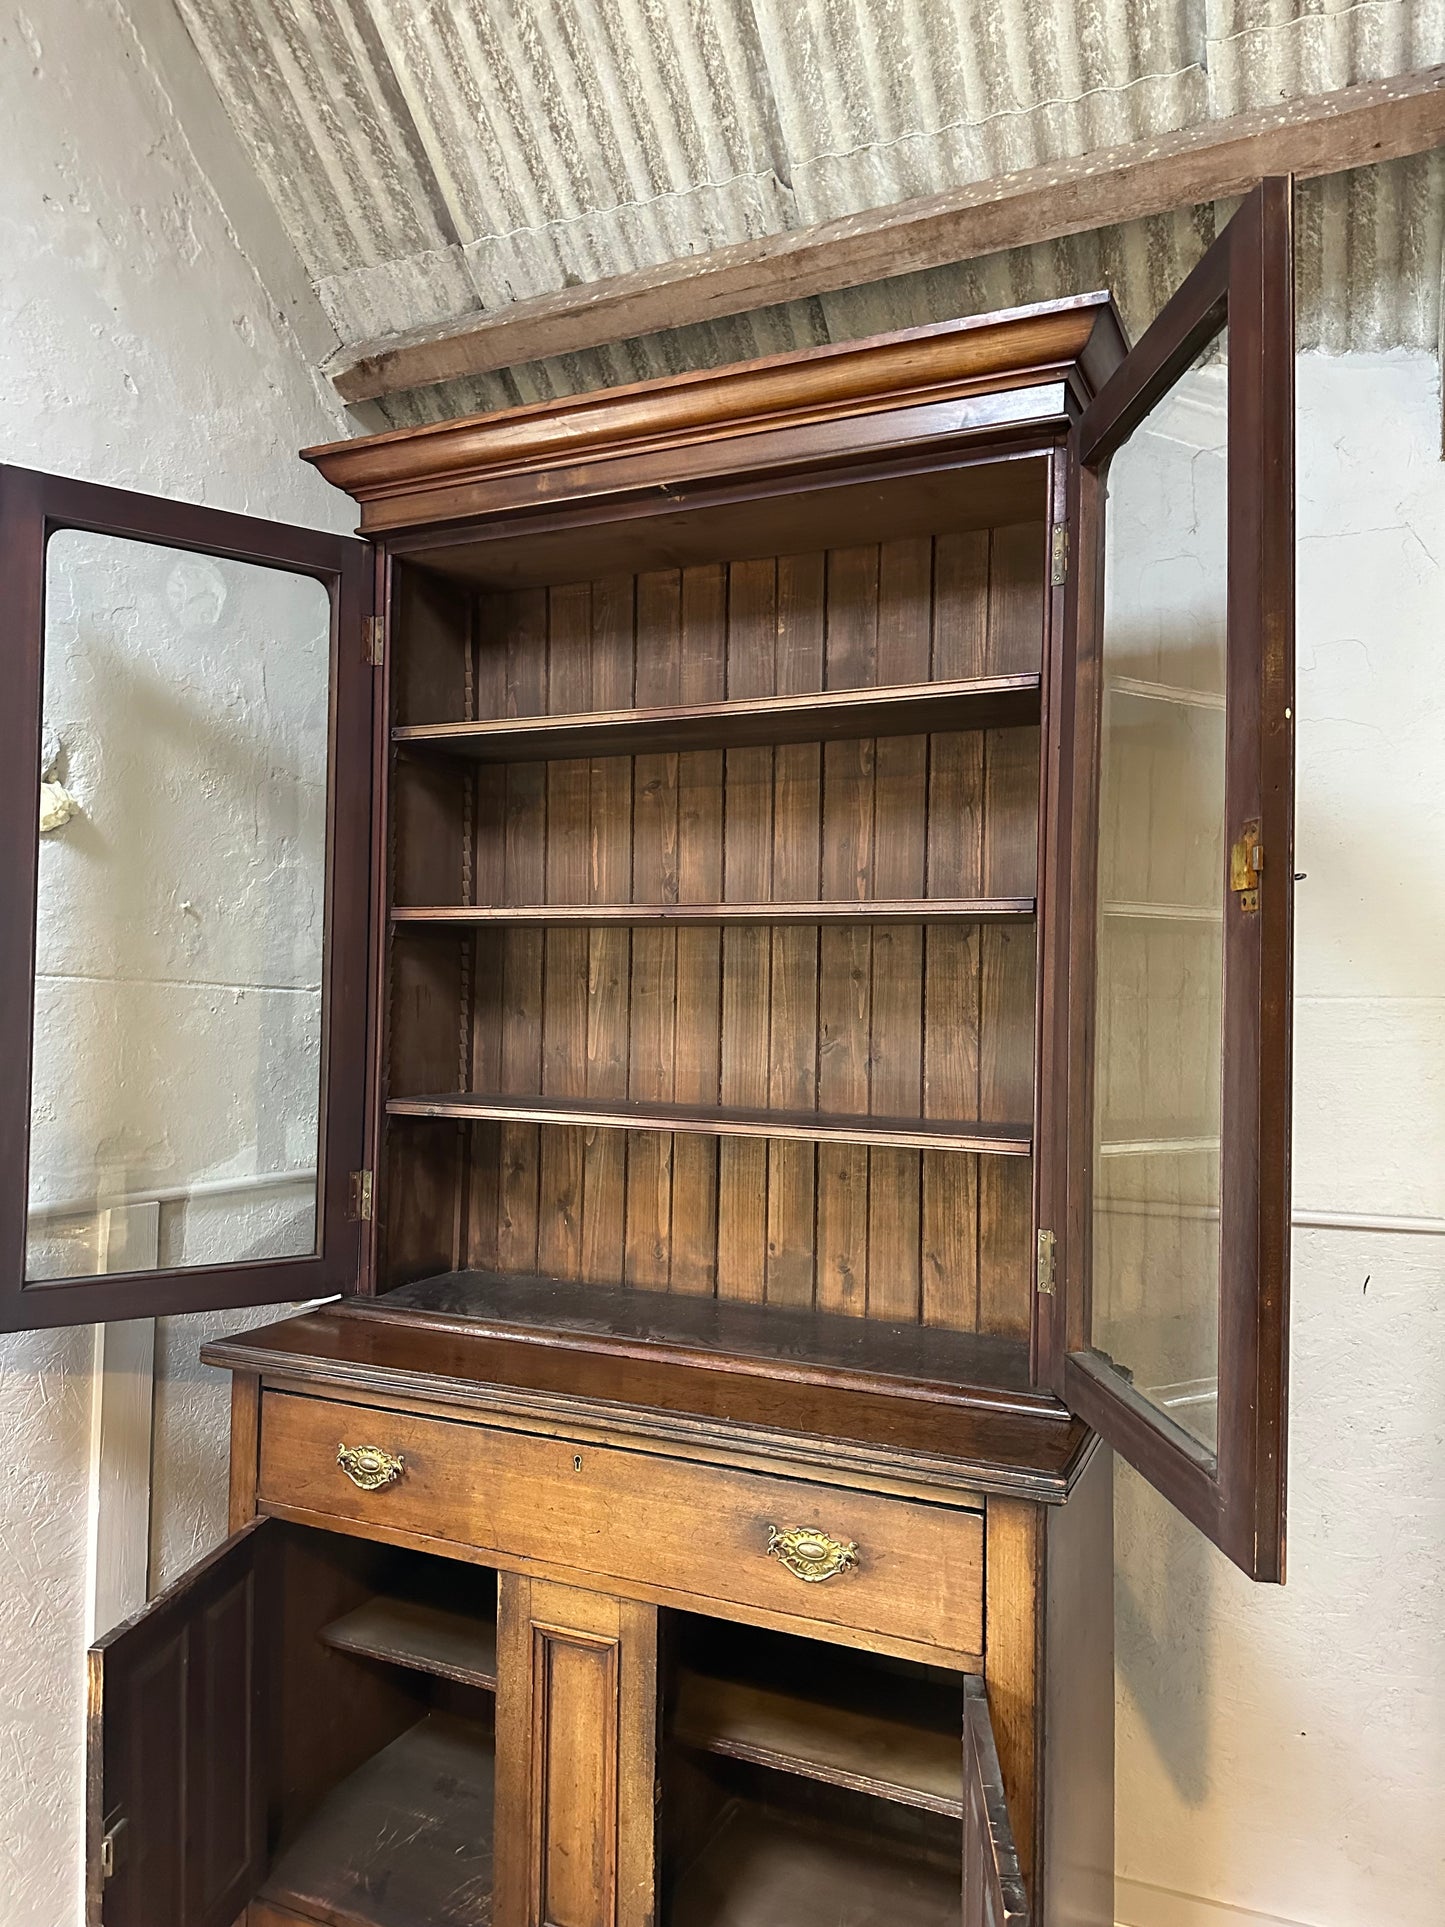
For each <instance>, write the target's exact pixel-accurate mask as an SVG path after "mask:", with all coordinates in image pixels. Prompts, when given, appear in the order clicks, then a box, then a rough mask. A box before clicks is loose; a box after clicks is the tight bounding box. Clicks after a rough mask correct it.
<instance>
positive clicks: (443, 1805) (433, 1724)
mask: <svg viewBox="0 0 1445 1927" xmlns="http://www.w3.org/2000/svg"><path fill="white" fill-rule="evenodd" d="M493 1752H494V1749H493V1740H492V1734H491V1731H490V1729H489V1728H488V1727H486V1726H483V1725H481V1724H479V1723H478V1722H475V1721H471V1720H465V1719H460V1718H457V1717H455V1716H453V1715H449V1714H445V1713H432V1714H429V1715H428V1716H427V1717H426V1718H425V1719H423V1720H421V1721H419V1722H418V1723H417V1724H416V1725H415V1726H413V1727H411V1728H410V1729H409V1730H408V1731H407V1732H405V1733H403V1734H402V1735H401V1736H400V1737H399V1738H398V1739H395V1740H393V1741H392V1743H391V1745H390V1746H388V1747H386V1748H384V1749H383V1751H381V1752H380V1753H378V1754H376V1755H375V1756H374V1757H373V1758H372V1759H370V1760H368V1761H366V1762H365V1764H364V1765H362V1766H360V1767H358V1768H357V1770H356V1771H355V1772H354V1773H353V1774H352V1775H351V1776H350V1778H349V1779H347V1780H344V1781H343V1782H342V1783H341V1785H340V1786H338V1787H336V1788H335V1789H334V1790H333V1791H332V1792H331V1793H329V1794H328V1795H327V1797H326V1798H325V1799H324V1800H323V1801H322V1803H321V1805H320V1807H319V1808H318V1810H317V1811H316V1813H315V1814H314V1815H313V1816H312V1817H311V1818H310V1819H309V1820H308V1821H307V1823H306V1825H305V1826H304V1827H303V1828H302V1830H301V1832H300V1833H299V1834H298V1835H297V1836H296V1838H295V1839H294V1840H292V1841H291V1842H290V1843H289V1844H288V1845H287V1846H285V1847H283V1849H282V1851H281V1853H280V1854H279V1855H278V1857H277V1860H276V1864H275V1866H274V1867H273V1868H272V1871H271V1874H270V1877H269V1879H268V1880H267V1882H266V1885H265V1888H264V1889H263V1891H262V1895H261V1898H262V1900H263V1901H266V1902H274V1903H276V1904H277V1905H280V1906H283V1907H289V1908H292V1909H294V1910H295V1911H296V1912H298V1913H300V1914H302V1915H304V1916H305V1917H306V1918H307V1919H309V1920H314V1921H319V1922H323V1923H324V1924H325V1927H417V1923H418V1922H420V1921H425V1922H426V1923H427V1927H490V1922H491V1919H492V1906H491V1900H492V1779H493Z"/></svg>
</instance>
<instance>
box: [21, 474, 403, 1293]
mask: <svg viewBox="0 0 1445 1927" xmlns="http://www.w3.org/2000/svg"><path fill="white" fill-rule="evenodd" d="M0 569H3V572H4V578H5V602H4V610H3V614H0V646H3V657H4V667H5V683H6V687H5V701H4V704H3V705H0V783H3V784H4V785H5V807H4V810H3V813H0V1055H3V1060H4V1062H5V1065H6V1067H7V1074H6V1077H5V1080H4V1088H3V1091H0V1330H7V1329H16V1328H20V1327H25V1326H36V1325H53V1324H65V1323H72V1322H75V1321H78V1320H79V1321H89V1320H95V1321H101V1320H105V1319H110V1318H135V1317H141V1316H147V1315H150V1314H153V1313H158V1312H175V1311H185V1310H192V1309H196V1308H199V1307H206V1306H211V1307H218V1306H233V1305H243V1304H262V1303H268V1302H277V1301H281V1300H286V1299H299V1298H309V1297H320V1296H324V1295H328V1294H331V1293H337V1292H343V1291H346V1290H348V1289H354V1286H355V1281H356V1273H357V1266H358V1257H359V1232H358V1227H357V1224H356V1222H355V1221H354V1214H353V1195H352V1190H353V1186H352V1176H351V1174H352V1173H353V1172H360V1171H361V1170H362V1166H363V1162H364V1160H363V1156H362V1116H363V1102H364V1058H365V1051H366V984H367V968H366V962H367V959H366V952H367V930H368V910H367V903H368V872H369V856H370V837H371V807H370V793H371V782H370V738H371V717H372V688H371V684H372V680H373V675H374V672H373V670H372V669H371V667H370V665H369V664H368V662H367V661H366V659H365V655H366V652H365V648H364V627H365V619H366V615H367V612H368V610H369V606H370V597H371V593H372V588H371V584H372V573H373V571H372V560H371V551H370V549H369V547H368V545H367V544H365V543H361V542H355V541H351V540H348V539H345V538H343V537H340V536H335V535H326V534H322V533H319V532H316V531H313V530H309V529H296V528H289V527H285V526H282V525H280V524H276V523H270V522H260V521H255V520H252V519H251V518H249V517H246V516H238V515H228V514H223V513H221V512H220V511H219V510H215V509H205V508H192V507H186V506H183V505H180V504H177V503H170V502H164V501H158V500H154V499H152V498H151V497H148V496H142V495H133V494H129V493H126V492H123V491H120V490H116V489H106V488H99V487H96V486H94V485H92V484H89V483H85V482H78V481H71V480H67V479H65V478H63V477H59V476H53V475H42V474H36V473H34V472H32V471H30V470H26V469H14V468H10V469H3V470H0Z"/></svg>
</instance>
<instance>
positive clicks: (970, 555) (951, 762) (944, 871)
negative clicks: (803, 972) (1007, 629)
mask: <svg viewBox="0 0 1445 1927" xmlns="http://www.w3.org/2000/svg"><path fill="white" fill-rule="evenodd" d="M988 551H989V538H988V536H987V535H986V534H984V533H981V532H979V533H971V534H965V535H941V536H939V537H938V538H937V540H936V542H935V544H934V571H933V673H934V674H935V675H936V676H976V675H978V674H979V673H980V672H981V671H982V668H983V663H984V657H985V650H986V646H987V639H988ZM982 875H983V736H982V733H981V732H980V731H977V730H974V731H969V732H966V733H960V732H957V731H954V732H950V733H948V734H945V735H939V736H935V737H933V739H932V742H931V753H930V759H929V773H928V890H929V894H930V895H935V894H938V895H947V894H952V893H955V892H958V893H963V892H967V891H970V890H977V889H978V888H979V884H980V879H981V877H982ZM978 1026H979V941H978V933H977V931H975V930H965V929H954V928H947V927H945V928H942V929H936V930H930V931H929V932H928V935H927V939H926V944H925V962H924V1058H923V1109H924V1114H925V1115H926V1116H930V1117H932V1116H944V1115H946V1114H947V1113H948V1112H950V1111H954V1110H958V1109H960V1108H963V1109H966V1108H968V1106H969V1105H970V1104H974V1103H977V1092H978ZM922 1272H923V1276H922V1292H923V1317H924V1320H925V1322H926V1323H928V1324H931V1325H943V1326H948V1327H950V1328H951V1329H953V1330H956V1331H971V1330H973V1329H975V1328H976V1327H977V1324H978V1163H977V1160H976V1159H973V1158H960V1157H957V1156H955V1155H953V1154H952V1153H940V1152H933V1151H925V1152H924V1154H923V1266H922Z"/></svg>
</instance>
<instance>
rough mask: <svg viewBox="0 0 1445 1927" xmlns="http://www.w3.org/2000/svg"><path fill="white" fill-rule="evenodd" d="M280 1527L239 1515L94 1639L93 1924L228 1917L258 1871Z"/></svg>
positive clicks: (221, 1923) (220, 1926) (205, 1922)
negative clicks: (240, 1525)
mask: <svg viewBox="0 0 1445 1927" xmlns="http://www.w3.org/2000/svg"><path fill="white" fill-rule="evenodd" d="M281 1530H282V1528H280V1527H278V1526H276V1525H275V1524H273V1523H272V1522H271V1521H269V1520H259V1521H257V1522H256V1523H254V1524H252V1525H249V1526H247V1527H246V1528H245V1529H244V1530H243V1531H241V1532H238V1533H237V1534H236V1535H235V1536H234V1537H233V1538H231V1539H228V1540H227V1541H226V1543H225V1544H224V1545H223V1546H221V1547H220V1549H219V1550H218V1551H217V1552H215V1553H213V1554H212V1555H211V1557H210V1558H209V1559H206V1560H203V1561H202V1563H201V1564H200V1565H199V1566H196V1567H194V1568H193V1569H192V1570H191V1571H190V1572H188V1573H186V1574H185V1576H184V1577H183V1578H182V1579H180V1580H178V1581H177V1583H176V1584H175V1585H174V1586H172V1587H171V1588H170V1589H169V1590H168V1591H166V1592H164V1593H162V1594H161V1596H160V1597H159V1598H158V1599H156V1600H154V1601H153V1602H152V1603H151V1604H150V1605H149V1606H147V1607H146V1608H145V1610H144V1611H143V1612H141V1613H138V1614H137V1615H136V1616H135V1617H134V1618H133V1619H129V1620H127V1621H126V1622H125V1624H124V1625H122V1626H119V1627H117V1628H116V1630H115V1631H114V1632H112V1633H110V1634H108V1635H107V1636H106V1637H105V1638H104V1639H102V1640H101V1641H99V1642H98V1644H96V1645H95V1646H93V1647H92V1648H91V1651H90V1656H89V1662H88V1666H89V1730H88V1740H87V1753H88V1759H87V1815H86V1836H87V1837H86V1865H87V1881H86V1895H87V1905H86V1920H87V1923H88V1927H232V1923H233V1922H234V1921H235V1920H236V1917H237V1916H238V1915H239V1914H240V1912H241V1910H242V1908H243V1907H244V1906H245V1904H246V1902H247V1901H248V1900H249V1899H250V1897H251V1895H252V1893H253V1892H254V1891H255V1889H256V1887H257V1886H258V1884H259V1883H260V1881H261V1879H262V1877H263V1875H264V1872H265V1854H266V1779H265V1736H264V1729H265V1720H264V1715H265V1707H266V1680H265V1661H266V1637H265V1627H266V1624H267V1620H268V1614H267V1612H266V1610H265V1609H264V1601H263V1594H264V1592H265V1589H266V1586H267V1583H268V1579H269V1572H270V1567H269V1563H268V1562H269V1560H270V1556H271V1553H272V1550H273V1546H274V1540H275V1536H276V1534H277V1533H278V1532H280V1531H281Z"/></svg>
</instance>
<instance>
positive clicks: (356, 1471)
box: [336, 1445, 405, 1492]
mask: <svg viewBox="0 0 1445 1927" xmlns="http://www.w3.org/2000/svg"><path fill="white" fill-rule="evenodd" d="M336 1463H337V1464H338V1465H339V1466H340V1467H341V1469H342V1471H343V1472H344V1473H345V1474H346V1476H347V1478H348V1479H350V1481H351V1483H352V1484H353V1485H356V1486H360V1488H361V1490H362V1491H363V1492H380V1490H381V1488H382V1487H383V1486H384V1485H394V1484H395V1483H396V1481H397V1480H398V1479H399V1478H400V1477H401V1475H402V1472H403V1471H404V1470H405V1467H404V1465H403V1462H402V1460H401V1458H400V1457H399V1456H398V1455H397V1454H396V1453H394V1452H383V1451H382V1449H381V1447H380V1446H379V1445H338V1446H337V1448H336Z"/></svg>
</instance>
